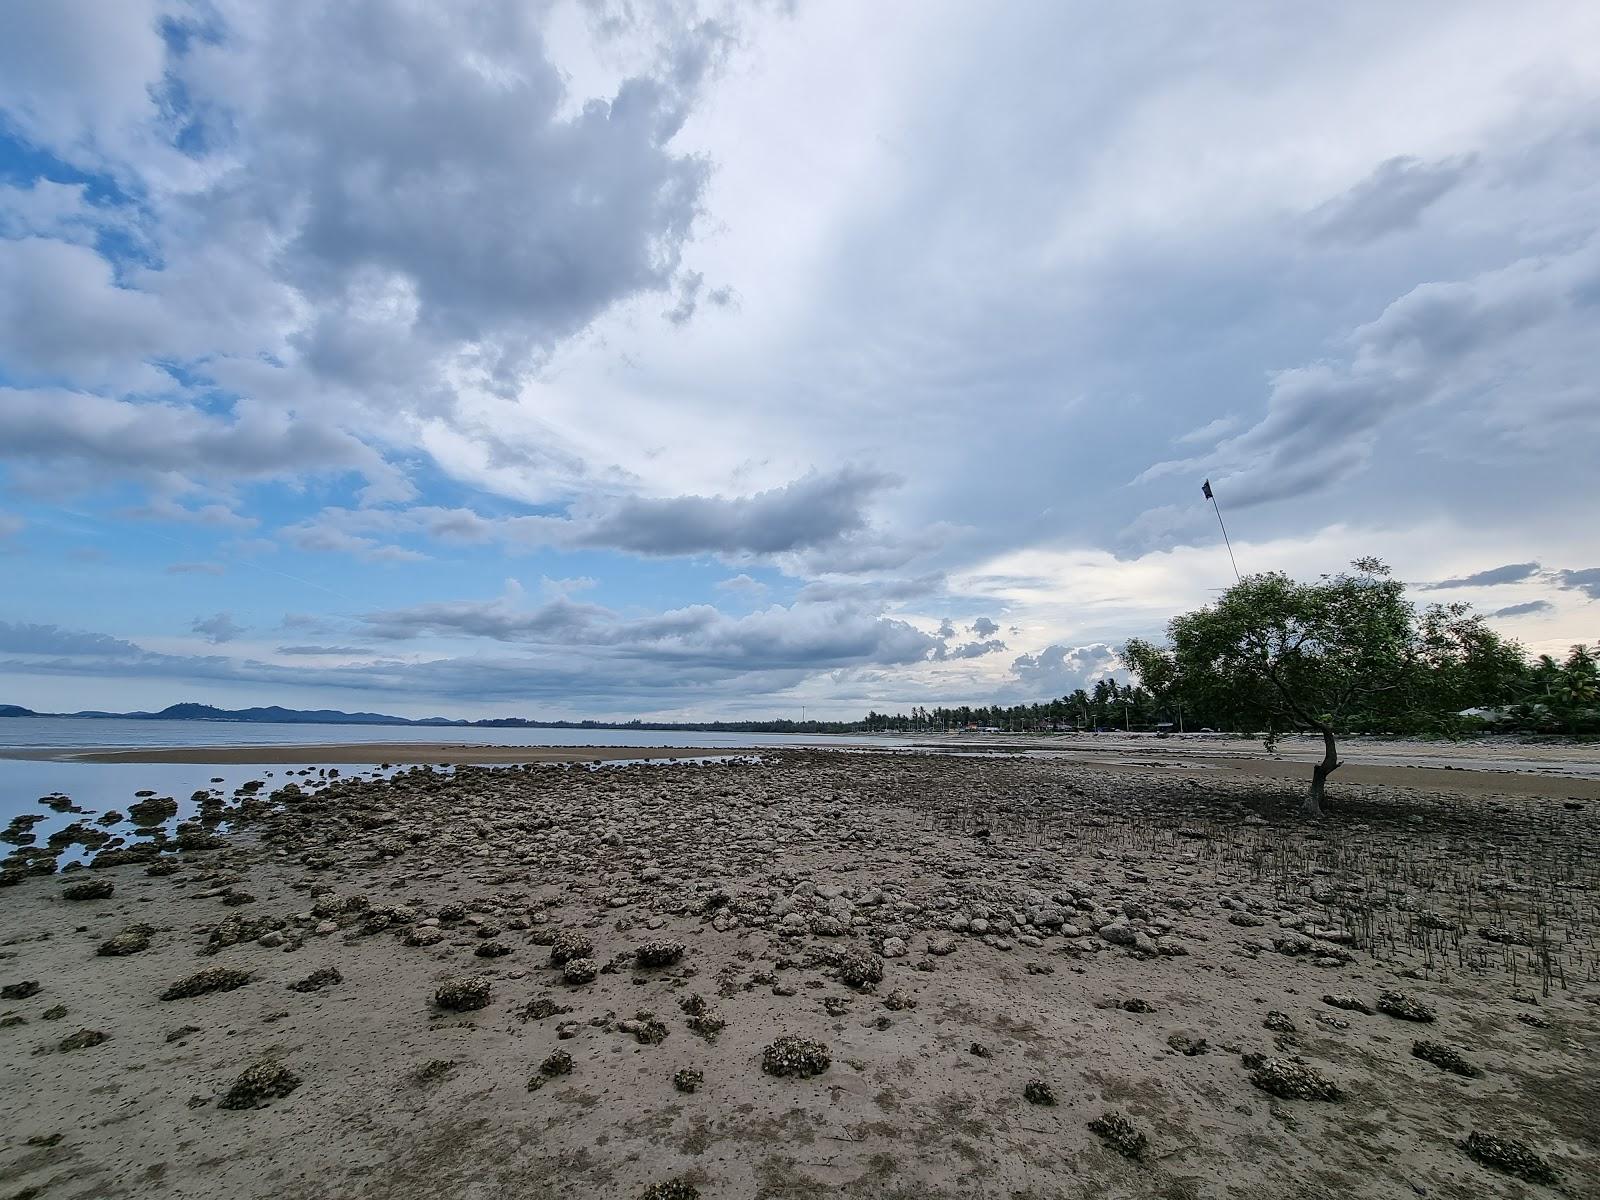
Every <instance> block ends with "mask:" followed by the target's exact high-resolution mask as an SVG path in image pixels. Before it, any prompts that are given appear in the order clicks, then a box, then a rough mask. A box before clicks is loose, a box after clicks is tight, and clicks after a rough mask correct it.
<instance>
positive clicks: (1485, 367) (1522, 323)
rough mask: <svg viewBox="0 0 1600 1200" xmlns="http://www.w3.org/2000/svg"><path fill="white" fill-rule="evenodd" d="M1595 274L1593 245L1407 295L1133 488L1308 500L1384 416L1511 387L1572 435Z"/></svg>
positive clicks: (1495, 399) (1348, 464)
mask: <svg viewBox="0 0 1600 1200" xmlns="http://www.w3.org/2000/svg"><path fill="white" fill-rule="evenodd" d="M1597 276H1600V239H1592V240H1590V241H1587V242H1584V243H1582V244H1579V245H1577V246H1574V247H1570V248H1568V249H1566V250H1564V251H1562V252H1560V253H1556V254H1551V255H1549V256H1546V257H1528V258H1524V259H1521V260H1519V261H1517V262H1514V263H1512V264H1511V265H1509V266H1506V267H1503V268H1500V269H1497V270H1493V271H1488V272H1484V273H1482V274H1479V275H1475V276H1472V277H1470V278H1467V279H1462V280H1452V281H1449V282H1434V283H1424V284H1421V285H1419V286H1417V287H1414V288H1412V289H1411V290H1410V291H1409V292H1407V293H1406V294H1405V295H1404V296H1401V297H1400V298H1399V299H1397V300H1395V301H1394V302H1393V303H1391V304H1390V305H1388V307H1386V308H1385V309H1384V310H1383V312H1382V313H1381V314H1380V315H1379V316H1378V317H1377V318H1376V319H1375V320H1373V321H1371V322H1369V323H1367V324H1365V325H1362V326H1360V327H1359V328H1357V329H1356V330H1354V331H1353V332H1352V333H1351V335H1350V336H1349V338H1348V339H1347V342H1348V353H1347V355H1346V356H1345V358H1344V359H1343V360H1330V361H1318V362H1315V363H1311V364H1309V365H1306V366H1300V367H1294V368H1290V369H1288V370H1283V371H1279V372H1277V373H1276V374H1275V375H1273V376H1272V379H1271V386H1270V394H1269V396H1268V400H1267V409H1266V413H1265V414H1264V415H1263V416H1262V418H1261V419H1260V420H1259V421H1258V422H1257V423H1256V424H1255V425H1254V426H1252V427H1251V428H1249V429H1247V430H1245V431H1244V432H1243V433H1241V434H1238V435H1237V436H1234V437H1228V438H1225V439H1223V440H1222V441H1220V442H1218V443H1217V445H1216V446H1215V447H1214V448H1213V449H1212V450H1211V451H1210V452H1209V453H1208V454H1205V455H1201V456H1198V457H1195V458H1191V459H1185V460H1174V461H1168V462H1163V463H1158V464H1156V465H1155V466H1153V467H1151V468H1149V469H1147V470H1146V471H1145V472H1144V473H1143V474H1141V475H1140V476H1139V477H1138V479H1137V480H1136V482H1147V481H1149V480H1151V479H1154V478H1158V477H1160V476H1163V475H1170V474H1175V473H1181V472H1183V471H1193V472H1195V473H1200V472H1202V471H1204V472H1205V473H1206V474H1208V475H1210V477H1211V479H1212V481H1213V483H1214V484H1216V485H1217V487H1218V488H1219V494H1223V490H1224V489H1225V494H1226V495H1227V496H1228V497H1229V500H1230V501H1231V502H1232V504H1233V505H1234V506H1236V507H1248V506H1252V505H1258V504H1263V503H1266V502H1268V501H1275V500H1283V499H1288V498H1294V497H1302V496H1306V495H1310V494H1313V493H1316V492H1319V491H1323V490H1325V489H1327V488H1329V487H1332V486H1334V485H1335V484H1337V483H1339V482H1341V481H1342V480H1344V479H1347V478H1348V477H1350V476H1351V475H1353V474H1355V473H1356V472H1358V471H1360V470H1361V469H1362V468H1364V467H1365V466H1366V464H1367V463H1368V461H1369V460H1370V458H1371V456H1372V452H1373V448H1374V446H1375V444H1376V442H1377V440H1378V437H1379V433H1380V429H1381V427H1382V426H1383V425H1384V424H1385V423H1387V422H1390V421H1392V420H1394V419H1395V418H1396V417H1397V415H1399V414H1402V413H1405V412H1407V411H1409V410H1413V409H1416V408H1417V407H1419V406H1422V405H1425V404H1434V405H1436V406H1437V405H1439V404H1441V403H1444V402H1448V401H1454V402H1455V403H1457V404H1458V405H1467V404H1471V405H1477V406H1480V407H1483V406H1487V408H1488V410H1493V408H1494V407H1495V406H1496V405H1503V404H1506V403H1509V402H1510V401H1511V400H1512V399H1513V397H1511V396H1509V395H1507V394H1505V393H1506V389H1507V388H1508V387H1509V386H1510V385H1509V384H1508V383H1507V380H1510V379H1515V380H1516V381H1517V383H1516V385H1515V386H1516V388H1517V391H1516V393H1515V397H1514V399H1515V402H1516V404H1517V405H1518V406H1519V407H1520V408H1521V409H1523V410H1525V412H1526V416H1525V422H1526V421H1533V420H1534V419H1535V418H1538V419H1539V420H1541V421H1542V422H1544V429H1545V431H1546V433H1548V431H1550V430H1556V429H1562V428H1567V429H1571V430H1573V431H1574V432H1575V433H1580V432H1581V431H1583V430H1584V429H1586V428H1587V427H1588V426H1589V425H1590V424H1591V423H1592V421H1593V406H1592V403H1589V402H1586V400H1585V393H1584V392H1583V390H1582V385H1581V384H1578V383H1574V380H1576V379H1581V378H1583V377H1584V375H1585V373H1586V372H1587V371H1588V370H1589V369H1590V367H1591V366H1592V365H1593V364H1594V362H1595V361H1596V350H1595V346H1596V344H1597V343H1596V342H1595V340H1594V339H1593V338H1587V337H1584V336H1583V335H1582V333H1581V332H1580V331H1582V330H1585V329H1587V328H1588V327H1590V326H1591V325H1592V318H1591V317H1590V316H1589V314H1588V312H1587V310H1588V309H1589V308H1591V307H1592V301H1591V300H1589V299H1588V298H1587V297H1588V294H1589V292H1590V291H1592V290H1593V289H1594V288H1595V280H1596V278H1597ZM1540 381H1545V382H1544V383H1543V384H1542V385H1541V383H1540ZM1216 464H1231V465H1229V466H1228V467H1227V469H1226V470H1220V469H1218V467H1217V465H1216ZM1154 511H1155V510H1152V513H1153V512H1154ZM1150 515H1152V514H1151V513H1146V514H1144V517H1149V516H1150ZM1144 517H1142V518H1140V519H1136V520H1135V521H1134V522H1133V523H1132V524H1130V526H1129V527H1128V528H1129V531H1130V533H1134V534H1136V533H1137V532H1138V531H1139V530H1140V528H1141V521H1142V520H1143V519H1144Z"/></svg>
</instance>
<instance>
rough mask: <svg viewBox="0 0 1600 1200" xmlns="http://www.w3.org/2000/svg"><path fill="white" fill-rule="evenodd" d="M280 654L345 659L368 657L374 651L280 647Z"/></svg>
mask: <svg viewBox="0 0 1600 1200" xmlns="http://www.w3.org/2000/svg"><path fill="white" fill-rule="evenodd" d="M278 653H279V654H286V655H289V656H290V657H291V658H295V657H302V656H311V655H318V654H334V655H339V656H340V657H343V658H354V657H358V656H361V657H365V656H368V655H370V654H371V653H372V651H371V650H370V649H363V648H362V647H360V646H279V647H278Z"/></svg>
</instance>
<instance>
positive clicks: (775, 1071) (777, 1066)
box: [761, 1035, 833, 1079]
mask: <svg viewBox="0 0 1600 1200" xmlns="http://www.w3.org/2000/svg"><path fill="white" fill-rule="evenodd" d="M832 1063H833V1059H832V1058H831V1057H830V1056H829V1054H828V1047H827V1046H825V1045H823V1044H822V1043H821V1042H819V1041H815V1040H814V1039H812V1038H801V1037H792V1036H788V1035H785V1036H784V1037H781V1038H779V1039H778V1040H777V1041H775V1042H773V1043H772V1044H771V1045H769V1046H768V1047H767V1048H766V1049H765V1050H763V1051H762V1052H761V1069H762V1070H763V1071H765V1072H766V1073H767V1074H768V1075H779V1076H789V1075H793V1076H798V1077H799V1078H801V1079H810V1078H811V1077H812V1076H813V1075H821V1074H822V1073H823V1072H824V1071H826V1070H827V1069H828V1068H829V1066H831V1065H832Z"/></svg>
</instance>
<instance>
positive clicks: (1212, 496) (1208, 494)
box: [1200, 479, 1239, 582]
mask: <svg viewBox="0 0 1600 1200" xmlns="http://www.w3.org/2000/svg"><path fill="white" fill-rule="evenodd" d="M1200 490H1201V492H1203V493H1204V494H1205V498H1206V499H1207V500H1209V501H1211V507H1212V509H1213V510H1214V511H1215V512H1216V514H1217V524H1218V525H1221V526H1222V544H1223V545H1224V546H1226V547H1227V548H1228V561H1229V562H1231V563H1232V564H1233V578H1234V582H1238V580H1239V561H1238V559H1236V558H1234V557H1233V542H1232V541H1230V540H1229V538H1228V527H1227V525H1225V524H1223V521H1222V509H1220V508H1218V507H1217V497H1216V493H1214V492H1213V491H1212V490H1211V480H1209V479H1208V480H1206V481H1205V482H1204V483H1202V484H1201V485H1200Z"/></svg>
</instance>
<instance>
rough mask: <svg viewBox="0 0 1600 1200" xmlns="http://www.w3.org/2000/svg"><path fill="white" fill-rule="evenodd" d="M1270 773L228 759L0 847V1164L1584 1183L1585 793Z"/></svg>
mask: <svg viewBox="0 0 1600 1200" xmlns="http://www.w3.org/2000/svg"><path fill="white" fill-rule="evenodd" d="M675 753H676V754H683V753H684V751H681V750H680V751H675ZM1442 774H1445V775H1447V776H1448V778H1449V780H1450V781H1451V782H1452V783H1453V784H1460V783H1462V782H1463V781H1464V779H1465V778H1466V773H1465V772H1461V773H1457V772H1447V773H1442ZM1406 776H1407V778H1409V779H1412V780H1417V779H1418V778H1420V777H1419V775H1418V774H1417V773H1415V772H1406ZM268 786H270V787H271V788H272V789H276V790H275V791H274V792H273V793H272V795H270V796H269V795H268V794H267V792H268ZM1298 791H1299V789H1298V787H1290V786H1286V785H1285V783H1284V782H1283V781H1281V780H1275V779H1269V778H1264V777H1259V776H1252V775H1250V774H1248V773H1246V772H1244V771H1223V770H1193V769H1191V770H1176V769H1165V770H1157V769H1145V768H1139V767H1137V766H1136V765H1133V764H1131V763H1124V764H1123V765H1122V766H1120V767H1118V768H1116V769H1107V768H1105V767H1101V766H1094V765H1086V764H1081V763H1074V762H1069V761H1066V760H1065V759H1063V758H1061V757H1059V756H1050V757H1022V756H1014V755H1013V756H1008V757H1003V758H993V757H987V756H985V757H968V756H958V755H950V754H944V755H936V754H911V755H906V754H859V753H841V752H832V753H823V752H803V751H792V750H790V751H781V752H772V753H769V754H763V755H762V756H761V758H760V760H759V761H751V760H749V759H748V758H747V759H745V760H743V761H731V760H730V761H721V762H712V763H703V764H692V763H686V764H681V765H678V766H672V767H667V766H645V765H638V766H619V767H617V768H615V769H611V770H605V771H581V770H562V769H560V768H559V767H558V766H553V765H546V766H531V767H525V768H522V767H518V768H488V767H474V766H462V767H459V768H458V769H457V770H455V771H453V772H434V771H429V770H427V769H425V768H418V769H416V770H410V771H403V772H401V773H399V774H398V775H397V776H396V777H394V778H392V779H389V780H371V779H361V778H349V777H340V778H336V779H329V778H320V777H319V778H308V777H306V776H299V777H297V778H296V779H294V780H276V781H274V782H273V783H272V784H270V785H264V786H262V787H260V788H256V789H255V790H250V789H249V788H248V787H240V788H239V789H238V790H237V791H236V792H235V793H234V794H233V795H232V796H231V797H229V796H224V795H223V794H222V793H221V792H217V793H216V794H215V795H214V797H213V798H211V799H210V800H207V801H203V802H201V804H200V812H201V814H202V816H201V818H200V819H199V820H197V821H195V822H191V823H188V824H186V825H180V826H179V827H178V829H177V831H176V837H175V838H168V839H166V840H165V842H164V843H163V844H161V845H154V844H146V845H144V846H143V848H139V847H137V846H130V845H124V846H123V847H121V848H117V847H109V849H111V851H112V853H110V854H107V853H106V851H105V850H102V851H101V853H100V858H99V859H98V860H97V861H98V865H96V866H91V867H87V868H77V869H74V870H71V871H68V872H65V873H63V874H62V875H60V876H49V875H28V876H26V877H23V878H20V879H19V878H16V877H15V874H14V873H13V875H12V876H11V877H10V878H9V879H8V882H10V883H12V884H14V886H12V887H9V888H7V889H6V890H5V891H3V892H0V956H3V957H0V983H3V984H4V985H6V987H7V989H8V994H7V996H6V998H5V999H4V1000H3V1001H0V1194H4V1195H6V1196H15V1195H26V1196H38V1197H46V1198H53V1197H62V1198H65V1200H89V1198H90V1197H94V1198H100V1197H107V1198H120V1197H140V1198H142V1197H165V1196H185V1197H191V1198H194V1197H201V1198H206V1197H219V1198H221V1197H229V1198H235V1197H238V1198H242V1200H250V1198H255V1197H260V1198H262V1200H266V1198H267V1197H272V1198H273V1200H280V1198H281V1200H313V1198H315V1200H438V1198H439V1197H457V1196H460V1197H470V1198H471V1200H513V1198H516V1200H522V1198H525V1197H552V1198H554V1197H566V1196H580V1195H581V1196H596V1197H611V1196H618V1197H625V1198H633V1197H644V1196H647V1195H649V1196H652V1197H673V1198H678V1197H693V1196H701V1197H706V1198H707V1200H722V1198H727V1200H734V1198H739V1200H747V1198H750V1197H757V1198H762V1200H767V1198H770V1200H783V1198H787V1197H798V1196H830V1195H839V1196H852V1197H888V1198H897V1200H938V1198H944V1197H949V1198H951V1200H955V1198H956V1197H963V1198H965V1197H972V1196H978V1197H1012V1198H1016V1200H1050V1198H1055V1197H1068V1196H1071V1197H1078V1196H1093V1197H1104V1198H1106V1200H1122V1198H1127V1200H1134V1198H1139V1200H1144V1198H1146V1197H1161V1198H1163V1200H1224V1198H1226V1200H1233V1198H1235V1197H1243V1198H1249V1200H1255V1198H1260V1200H1269V1198H1270V1200H1313V1198H1315V1200H1323V1198H1325V1197H1327V1196H1353V1197H1362V1198H1367V1197H1376V1198H1380V1200H1412V1198H1414V1197H1415V1196H1417V1195H1426V1196H1429V1197H1441V1198H1445V1200H1468V1198H1469V1197H1470V1198H1474V1200H1475V1198H1477V1197H1483V1196H1493V1197H1506V1198H1508V1200H1510V1198H1528V1197H1535V1196H1540V1195H1565V1196H1572V1197H1585V1196H1595V1195H1596V1194H1597V1187H1596V1180H1600V1121H1596V1119H1595V1116H1596V1113H1597V1112H1600V1077H1597V1075H1596V1073H1595V1071H1594V1063H1595V1061H1596V1055H1597V1054H1600V958H1597V955H1600V949H1597V943H1596V940H1595V939H1596V934H1597V931H1600V875H1597V873H1596V872H1597V867H1596V863H1595V860H1594V856H1593V847H1594V846H1595V845H1596V844H1597V840H1600V824H1597V819H1600V806H1596V805H1593V804H1589V803H1586V802H1575V801H1571V800H1563V799H1561V798H1559V797H1544V796H1532V795H1523V794H1512V793H1502V794H1489V795H1485V794H1483V793H1480V792H1470V793H1469V792H1467V791H1464V790H1459V789H1458V790H1446V789H1437V788H1434V787H1432V786H1428V787H1418V786H1411V787H1397V786H1373V785H1370V784H1361V783H1356V782H1354V781H1353V776H1352V777H1346V778H1343V779H1341V778H1339V777H1337V776H1336V778H1335V782H1334V783H1333V784H1332V785H1331V786H1330V809H1331V812H1330V816H1329V817H1328V818H1327V819H1326V820H1324V821H1321V822H1306V821H1302V820H1299V819H1298V818H1297V817H1296V816H1295V815H1294V810H1295V807H1296V805H1297V803H1298ZM83 820H84V822H85V825H86V826H92V825H94V824H95V820H94V814H88V813H85V814H83ZM220 829H227V830H229V831H230V832H228V833H227V834H226V835H225V836H217V835H216V833H214V832H213V831H214V830H220ZM179 847H181V848H179ZM152 868H153V870H154V872H155V873H153V874H152V873H151V869H152ZM85 883H88V884H93V885H99V886H97V887H92V888H89V889H87V892H88V894H86V895H85V894H83V893H81V892H79V891H78V890H77V889H79V888H81V885H83V884H85ZM74 895H81V896H82V898H78V899H74V898H73V896H74ZM219 968H220V969H221V971H220V974H217V973H215V972H216V971H217V969H219ZM199 972H213V974H208V975H203V976H200V978H199V979H198V980H196V979H195V976H196V975H197V973H199ZM464 984H468V985H470V986H466V987H463V986H462V985H464ZM208 986H209V990H208ZM1395 994H1400V999H1395V998H1394V996H1395ZM164 996H170V997H171V998H170V999H164V998H163V997H164ZM1385 997H1388V998H1385ZM463 1000H465V1001H466V1002H465V1003H463ZM1330 1000H1331V1002H1330ZM442 1001H443V1002H442ZM452 1006H453V1007H452ZM786 1036H788V1037H795V1038H800V1039H805V1040H807V1041H808V1042H811V1043H815V1045H814V1046H809V1047H801V1049H802V1050H804V1051H805V1053H804V1054H801V1055H799V1056H798V1057H797V1056H796V1054H795V1053H794V1052H793V1051H794V1048H793V1047H790V1048H789V1049H788V1050H787V1051H785V1049H784V1046H783V1045H782V1044H780V1042H779V1039H780V1038H782V1037H786ZM1419 1046H1420V1047H1422V1048H1423V1050H1424V1051H1425V1053H1426V1055H1429V1056H1431V1057H1419V1056H1418V1053H1417V1049H1418V1047H1419ZM1452 1055H1454V1056H1455V1057H1453V1058H1452V1057H1451V1056H1452ZM1436 1060H1437V1061H1436ZM802 1062H804V1063H809V1064H810V1067H811V1068H815V1069H817V1071H818V1073H816V1074H814V1075H807V1074H794V1073H789V1072H790V1071H791V1068H793V1067H795V1066H797V1065H799V1064H800V1063H802ZM1441 1063H1443V1064H1452V1065H1454V1066H1457V1067H1460V1068H1461V1069H1462V1070H1464V1071H1466V1072H1467V1073H1466V1074H1461V1073H1457V1072H1456V1071H1454V1070H1452V1069H1450V1066H1446V1065H1441ZM775 1072H777V1073H775ZM1302 1087H1305V1088H1309V1089H1310V1090H1311V1092H1316V1093H1320V1094H1325V1097H1326V1098H1323V1099H1314V1098H1310V1094H1309V1093H1302V1092H1300V1091H1297V1089H1299V1088H1302ZM1046 1100H1053V1101H1054V1102H1053V1103H1046V1102H1045V1101H1046ZM1108 1114H1116V1115H1117V1116H1118V1117H1119V1118H1120V1119H1121V1120H1122V1121H1125V1122H1126V1125H1125V1126H1119V1125H1117V1124H1115V1123H1113V1124H1112V1125H1110V1126H1107V1125H1106V1124H1105V1123H1104V1119H1105V1118H1106V1117H1107V1116H1108ZM1107 1129H1110V1130H1112V1131H1113V1132H1115V1131H1116V1130H1118V1129H1121V1130H1122V1131H1123V1135H1124V1136H1121V1137H1120V1138H1119V1137H1107V1136H1105V1132H1104V1131H1105V1130H1107ZM1473 1134H1479V1135H1491V1136H1493V1137H1495V1138H1499V1139H1501V1142H1499V1143H1496V1144H1498V1145H1501V1146H1505V1145H1508V1144H1509V1143H1508V1142H1506V1139H1512V1140H1514V1141H1516V1142H1519V1143H1523V1144H1525V1149H1526V1153H1528V1154H1532V1155H1536V1156H1537V1159H1536V1160H1534V1159H1527V1158H1522V1159H1518V1158H1515V1157H1511V1158H1505V1157H1504V1156H1502V1158H1501V1160H1500V1162H1499V1165H1498V1166H1497V1165H1494V1164H1493V1163H1487V1164H1486V1163H1485V1162H1484V1161H1482V1160H1481V1159H1478V1158H1474V1157H1472V1156H1471V1155H1469V1154H1468V1153H1467V1152H1466V1150H1465V1149H1464V1148H1463V1146H1464V1144H1465V1143H1466V1142H1467V1140H1468V1139H1469V1138H1470V1137H1471V1136H1472V1135H1473ZM1141 1138H1142V1139H1143V1142H1142V1144H1141V1143H1140V1141H1139V1139H1141ZM1474 1144H1475V1145H1478V1146H1480V1147H1481V1146H1482V1145H1485V1144H1487V1143H1484V1142H1483V1141H1482V1140H1481V1138H1480V1139H1479V1141H1478V1142H1477V1143H1474ZM1538 1163H1543V1164H1545V1165H1546V1166H1548V1167H1549V1168H1550V1169H1551V1170H1553V1171H1556V1172H1558V1173H1559V1187H1558V1188H1557V1189H1551V1188H1548V1187H1546V1186H1545V1185H1542V1184H1534V1183H1530V1182H1527V1181H1526V1180H1524V1179H1522V1178H1519V1177H1517V1176H1516V1175H1514V1174H1511V1173H1509V1171H1508V1168H1509V1170H1518V1169H1521V1170H1524V1171H1531V1170H1535V1169H1536V1167H1537V1164H1538ZM665 1185H672V1186H671V1187H670V1189H667V1190H657V1191H654V1192H651V1191H648V1190H647V1189H650V1188H663V1187H665Z"/></svg>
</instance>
